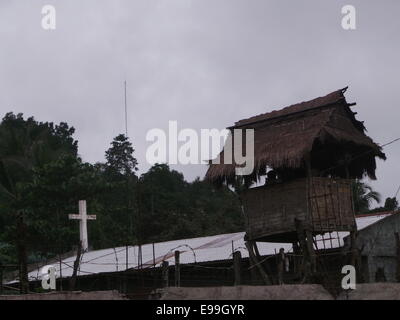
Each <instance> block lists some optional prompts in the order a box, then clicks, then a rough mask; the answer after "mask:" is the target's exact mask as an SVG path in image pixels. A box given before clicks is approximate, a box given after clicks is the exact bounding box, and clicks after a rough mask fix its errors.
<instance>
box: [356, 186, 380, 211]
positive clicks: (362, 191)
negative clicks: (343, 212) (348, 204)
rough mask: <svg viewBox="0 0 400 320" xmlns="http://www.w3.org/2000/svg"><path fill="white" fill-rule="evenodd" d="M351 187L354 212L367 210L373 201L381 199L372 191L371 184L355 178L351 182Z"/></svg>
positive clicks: (378, 201)
mask: <svg viewBox="0 0 400 320" xmlns="http://www.w3.org/2000/svg"><path fill="white" fill-rule="evenodd" d="M352 189H353V203H354V211H355V213H356V214H360V213H364V212H367V211H369V210H370V206H371V203H372V202H373V201H375V202H377V203H380V201H381V195H380V194H379V193H378V192H376V191H374V190H373V189H372V187H371V186H369V185H368V184H366V183H364V182H361V181H360V180H355V181H354V182H353V185H352Z"/></svg>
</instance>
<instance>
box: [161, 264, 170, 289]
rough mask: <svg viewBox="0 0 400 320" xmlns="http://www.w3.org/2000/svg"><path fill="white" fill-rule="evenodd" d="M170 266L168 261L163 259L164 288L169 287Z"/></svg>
mask: <svg viewBox="0 0 400 320" xmlns="http://www.w3.org/2000/svg"><path fill="white" fill-rule="evenodd" d="M168 267H169V263H168V261H163V262H162V280H163V287H164V288H167V287H169V277H168V276H169V274H168Z"/></svg>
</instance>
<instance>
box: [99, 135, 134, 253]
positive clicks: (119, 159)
mask: <svg viewBox="0 0 400 320" xmlns="http://www.w3.org/2000/svg"><path fill="white" fill-rule="evenodd" d="M134 151H135V150H134V148H133V146H132V143H131V142H130V141H129V139H128V138H127V137H126V136H125V135H123V134H120V135H118V136H117V137H115V138H114V139H113V141H112V142H111V147H110V148H109V149H108V150H107V151H106V152H105V158H106V163H105V164H97V165H98V167H99V168H100V169H101V170H102V172H103V175H104V179H105V180H106V181H107V182H108V183H109V185H108V189H107V191H106V192H105V193H103V195H102V197H101V199H100V202H101V203H102V206H103V208H104V214H103V217H104V219H105V220H107V224H103V226H102V227H103V232H104V233H106V234H108V235H109V240H110V241H111V242H112V244H113V246H116V245H126V244H129V243H132V242H134V241H136V234H135V227H134V224H135V221H134V220H135V216H134V215H135V212H136V201H135V189H136V184H137V180H138V177H137V176H136V172H137V170H138V162H137V160H136V158H135V157H134ZM110 244H111V243H110Z"/></svg>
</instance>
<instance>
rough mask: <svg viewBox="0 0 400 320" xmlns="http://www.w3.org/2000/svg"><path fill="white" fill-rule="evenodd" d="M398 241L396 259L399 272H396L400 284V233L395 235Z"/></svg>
mask: <svg viewBox="0 0 400 320" xmlns="http://www.w3.org/2000/svg"><path fill="white" fill-rule="evenodd" d="M394 236H395V239H396V256H397V257H396V258H397V270H396V280H397V282H400V236H399V233H398V232H395V233H394Z"/></svg>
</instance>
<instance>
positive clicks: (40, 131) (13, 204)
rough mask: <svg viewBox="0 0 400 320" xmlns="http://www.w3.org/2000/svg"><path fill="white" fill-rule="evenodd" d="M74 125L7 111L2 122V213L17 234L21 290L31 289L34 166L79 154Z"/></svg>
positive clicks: (0, 148)
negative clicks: (29, 239) (29, 261)
mask: <svg viewBox="0 0 400 320" xmlns="http://www.w3.org/2000/svg"><path fill="white" fill-rule="evenodd" d="M73 133H74V129H73V128H69V127H68V125H67V124H65V123H62V124H60V125H56V126H54V125H53V123H47V122H46V123H42V122H37V121H35V119H34V118H33V117H30V118H28V119H26V120H25V119H24V118H23V115H22V114H17V115H14V114H13V113H7V114H6V115H5V117H4V118H3V119H2V122H1V124H0V202H1V203H2V206H1V207H2V211H1V212H2V214H11V217H10V219H11V220H12V221H13V226H15V227H14V228H15V229H14V230H13V228H12V227H10V228H9V229H8V231H9V232H8V234H9V235H10V234H11V235H13V240H14V243H15V245H16V249H17V255H18V262H19V266H20V268H19V269H20V270H19V271H20V276H19V277H20V284H21V292H27V291H28V275H27V232H28V226H27V224H26V220H27V219H26V218H27V216H28V215H29V214H31V211H30V210H29V206H28V204H27V193H28V189H27V184H29V183H30V182H32V177H33V169H34V168H35V167H40V166H43V165H44V164H46V163H48V162H50V161H52V160H53V159H56V158H58V157H59V156H60V155H62V154H65V153H72V154H76V152H77V143H76V142H75V141H74V140H73V138H72V134H73Z"/></svg>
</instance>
